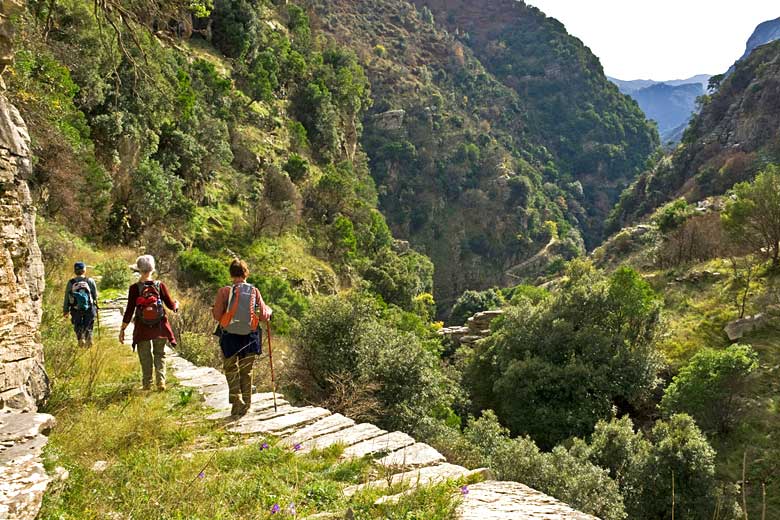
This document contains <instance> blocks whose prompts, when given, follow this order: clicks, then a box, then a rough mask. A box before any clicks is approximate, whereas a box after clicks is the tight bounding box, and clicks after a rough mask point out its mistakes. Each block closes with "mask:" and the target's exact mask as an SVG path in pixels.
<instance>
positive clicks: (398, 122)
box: [373, 109, 406, 130]
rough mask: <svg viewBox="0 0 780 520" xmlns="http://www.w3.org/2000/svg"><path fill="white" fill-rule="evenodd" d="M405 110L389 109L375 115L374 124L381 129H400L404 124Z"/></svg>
mask: <svg viewBox="0 0 780 520" xmlns="http://www.w3.org/2000/svg"><path fill="white" fill-rule="evenodd" d="M404 116H406V112H405V111H404V110H400V109H399V110H388V111H387V112H382V113H381V114H377V115H375V116H374V118H373V121H374V125H375V126H376V127H377V128H378V129H380V130H400V129H401V128H402V127H403V126H404Z"/></svg>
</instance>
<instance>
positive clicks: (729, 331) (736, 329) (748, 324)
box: [723, 313, 766, 341]
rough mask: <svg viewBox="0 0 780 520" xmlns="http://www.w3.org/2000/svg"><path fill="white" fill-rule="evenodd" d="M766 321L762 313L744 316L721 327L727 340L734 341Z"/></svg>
mask: <svg viewBox="0 0 780 520" xmlns="http://www.w3.org/2000/svg"><path fill="white" fill-rule="evenodd" d="M765 323H766V315H765V314H763V313H759V314H756V315H755V316H746V317H744V318H741V319H738V320H734V321H731V322H729V324H728V325H726V327H725V328H724V329H723V331H724V332H725V333H726V335H727V336H728V337H729V340H731V341H736V340H738V339H740V338H742V336H744V335H745V334H748V333H750V332H753V331H754V330H756V329H759V328H761V327H762V326H763V325H764V324H765Z"/></svg>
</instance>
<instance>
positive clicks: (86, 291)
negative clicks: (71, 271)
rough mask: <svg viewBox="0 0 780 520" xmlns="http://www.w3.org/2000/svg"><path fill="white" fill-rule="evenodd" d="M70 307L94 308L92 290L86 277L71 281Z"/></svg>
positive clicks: (84, 309) (73, 308) (83, 309)
mask: <svg viewBox="0 0 780 520" xmlns="http://www.w3.org/2000/svg"><path fill="white" fill-rule="evenodd" d="M69 300H70V308H71V310H74V311H82V312H87V311H91V310H92V291H91V290H90V288H89V282H88V281H87V279H86V278H81V279H78V278H74V279H73V280H71V281H70V298H69Z"/></svg>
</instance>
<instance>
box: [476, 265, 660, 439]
mask: <svg viewBox="0 0 780 520" xmlns="http://www.w3.org/2000/svg"><path fill="white" fill-rule="evenodd" d="M567 274H568V280H567V281H565V282H563V287H561V290H560V291H557V292H555V293H553V294H552V295H551V296H550V297H549V298H546V299H544V300H541V301H539V302H538V303H533V302H532V301H530V300H528V299H521V300H520V301H519V302H518V304H517V305H516V306H512V307H509V308H508V309H507V311H506V313H505V314H504V319H503V320H502V321H501V323H500V324H499V325H498V327H497V330H496V331H495V332H494V333H493V334H492V335H491V336H490V337H488V338H487V339H485V340H483V342H481V343H479V344H478V345H477V346H476V347H475V349H474V351H473V353H472V354H471V356H470V359H469V362H468V364H467V368H466V371H465V374H464V382H465V384H466V386H467V387H468V388H469V389H470V391H471V395H472V399H473V401H474V405H475V406H476V407H479V408H482V409H488V408H489V409H493V410H495V411H496V412H497V413H498V415H499V417H500V418H501V420H502V422H503V423H504V424H506V425H507V426H508V427H509V428H510V429H511V430H512V432H513V433H515V434H519V435H523V434H529V435H530V436H531V437H532V438H533V439H534V440H535V441H536V442H537V443H539V444H540V445H541V446H542V447H545V448H548V447H552V446H554V445H555V444H557V443H558V442H560V441H562V440H564V439H567V438H569V437H572V436H575V435H580V436H583V435H588V434H590V433H591V432H592V430H593V427H594V426H595V424H596V423H597V422H598V421H599V420H600V419H607V418H609V417H610V416H612V414H613V413H614V412H613V409H614V408H615V407H617V408H618V410H620V409H621V408H623V409H627V408H628V407H630V406H637V405H639V404H641V403H642V402H643V401H644V400H645V399H646V398H647V397H649V394H650V392H651V390H652V389H653V388H654V387H655V385H656V372H657V367H658V354H657V353H656V351H655V349H654V348H653V340H654V337H655V330H656V326H657V323H658V312H659V302H658V299H657V297H656V296H655V294H654V293H653V291H652V289H651V288H650V287H649V285H648V284H647V283H646V282H645V281H644V280H642V279H641V278H640V277H639V275H637V274H636V273H635V272H634V271H632V270H631V269H628V268H625V269H621V270H618V271H617V272H616V273H615V274H613V275H612V276H611V277H609V278H607V277H605V276H604V275H603V274H601V273H600V272H598V271H596V270H595V268H593V267H592V265H590V264H588V263H586V262H581V261H575V262H572V263H571V264H570V267H569V269H568V271H567Z"/></svg>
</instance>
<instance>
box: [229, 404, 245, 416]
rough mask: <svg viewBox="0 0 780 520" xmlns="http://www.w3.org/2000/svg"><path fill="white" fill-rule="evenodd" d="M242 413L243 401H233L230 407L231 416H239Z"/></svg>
mask: <svg viewBox="0 0 780 520" xmlns="http://www.w3.org/2000/svg"><path fill="white" fill-rule="evenodd" d="M244 413H245V412H244V403H233V405H232V406H231V407H230V415H232V416H233V417H241V416H242V415H244Z"/></svg>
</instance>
